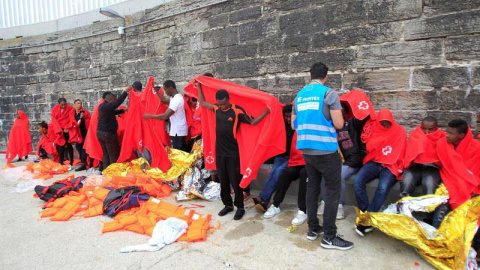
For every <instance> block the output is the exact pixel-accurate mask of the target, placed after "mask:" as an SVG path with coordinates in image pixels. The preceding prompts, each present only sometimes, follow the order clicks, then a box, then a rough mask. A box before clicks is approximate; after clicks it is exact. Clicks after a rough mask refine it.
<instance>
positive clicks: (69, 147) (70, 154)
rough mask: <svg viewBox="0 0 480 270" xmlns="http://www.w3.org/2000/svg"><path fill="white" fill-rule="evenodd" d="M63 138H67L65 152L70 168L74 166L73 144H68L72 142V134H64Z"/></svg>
mask: <svg viewBox="0 0 480 270" xmlns="http://www.w3.org/2000/svg"><path fill="white" fill-rule="evenodd" d="M63 137H65V150H66V155H67V158H68V160H69V161H70V166H73V147H72V144H71V143H69V142H68V141H69V140H70V134H69V133H68V132H64V133H63Z"/></svg>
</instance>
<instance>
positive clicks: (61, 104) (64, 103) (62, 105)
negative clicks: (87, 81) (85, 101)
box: [59, 101, 67, 109]
mask: <svg viewBox="0 0 480 270" xmlns="http://www.w3.org/2000/svg"><path fill="white" fill-rule="evenodd" d="M59 104H60V108H62V109H65V107H67V103H66V102H65V101H62V102H60V103H59Z"/></svg>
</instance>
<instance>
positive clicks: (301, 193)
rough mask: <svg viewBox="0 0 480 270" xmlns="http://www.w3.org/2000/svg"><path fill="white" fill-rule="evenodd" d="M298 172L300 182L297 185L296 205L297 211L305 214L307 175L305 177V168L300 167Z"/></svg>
mask: <svg viewBox="0 0 480 270" xmlns="http://www.w3.org/2000/svg"><path fill="white" fill-rule="evenodd" d="M302 167H303V168H301V170H300V176H299V180H300V182H299V183H298V198H297V204H298V209H300V210H301V211H303V212H304V213H307V181H308V175H307V169H306V168H305V166H302Z"/></svg>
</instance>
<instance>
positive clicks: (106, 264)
mask: <svg viewBox="0 0 480 270" xmlns="http://www.w3.org/2000/svg"><path fill="white" fill-rule="evenodd" d="M4 163H5V159H4V158H3V157H0V168H1V167H3V165H4ZM58 178H60V177H56V178H55V179H58ZM51 182H53V180H49V181H46V183H51ZM11 190H12V187H11V186H9V185H8V183H7V182H6V181H5V180H0V198H1V201H2V203H1V204H0V213H1V218H0V233H1V237H0V239H1V248H0V269H118V270H120V269H227V268H231V269H272V268H276V269H317V268H320V269H417V270H418V269H433V268H432V267H431V266H430V265H429V264H428V263H427V262H426V261H424V260H423V259H422V258H421V257H420V256H419V255H417V253H416V252H415V250H414V249H413V248H411V247H409V246H407V245H405V244H404V243H402V242H400V241H397V240H395V239H392V238H390V237H388V236H386V235H384V234H382V233H381V232H379V231H375V232H372V233H371V234H369V235H368V236H367V237H365V238H362V237H360V236H358V235H356V234H355V232H354V230H353V224H354V219H355V213H354V211H353V208H352V207H347V208H346V211H347V213H348V216H347V218H346V219H344V220H341V221H338V222H337V226H338V228H339V233H340V234H343V235H344V236H345V238H346V239H348V240H351V241H353V242H354V243H355V247H354V248H353V249H352V250H350V251H346V252H344V251H332V250H325V249H323V248H321V247H320V240H319V239H317V240H316V241H314V242H310V241H308V240H306V238H305V235H306V230H307V228H306V224H304V225H301V226H300V228H299V229H298V230H297V231H295V232H293V233H289V232H287V231H286V228H287V227H288V226H289V225H290V222H291V220H292V218H293V215H294V211H296V208H295V198H293V197H289V198H287V200H286V202H285V203H284V204H283V206H282V211H283V212H282V213H281V214H280V215H279V216H277V217H275V218H273V219H271V220H264V219H263V218H262V216H261V215H260V214H259V213H257V212H256V210H255V209H254V208H253V205H252V203H251V202H248V203H247V204H246V209H247V213H246V215H245V217H244V218H243V219H242V220H241V221H234V220H233V215H232V214H230V215H227V216H225V217H221V218H220V217H218V216H217V215H216V213H217V212H218V211H219V210H220V209H221V208H222V205H221V202H206V201H202V200H196V201H192V202H188V203H184V202H183V204H184V205H188V204H193V203H197V204H202V205H205V208H203V209H201V210H199V212H201V213H211V214H214V215H213V216H214V218H213V221H212V222H213V224H217V220H218V221H220V222H221V226H222V227H221V229H220V230H218V231H217V232H215V233H214V234H213V235H209V236H208V240H207V241H206V242H202V243H190V244H187V243H174V244H171V245H169V246H167V247H165V248H164V249H162V250H160V251H158V252H152V253H128V254H122V253H119V250H120V249H121V248H122V247H123V246H126V245H133V244H143V243H146V242H147V240H148V237H147V236H144V235H138V234H135V233H131V232H115V233H106V234H103V235H102V234H101V228H102V223H101V222H102V221H106V220H109V218H107V217H94V218H89V219H83V218H76V219H73V220H70V221H67V222H51V221H48V220H41V219H39V211H40V206H41V205H42V202H41V201H40V200H39V199H37V198H33V197H32V194H33V192H28V193H22V194H18V193H10V191H11ZM167 200H168V201H170V202H175V200H174V199H173V196H171V197H170V198H167ZM415 262H418V263H419V265H418V266H416V265H415Z"/></svg>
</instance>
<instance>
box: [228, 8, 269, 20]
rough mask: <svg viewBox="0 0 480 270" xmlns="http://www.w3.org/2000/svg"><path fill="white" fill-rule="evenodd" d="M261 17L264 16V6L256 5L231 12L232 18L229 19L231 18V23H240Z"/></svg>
mask: <svg viewBox="0 0 480 270" xmlns="http://www.w3.org/2000/svg"><path fill="white" fill-rule="evenodd" d="M260 17H262V7H261V6H256V7H249V8H245V9H241V10H238V11H235V12H233V13H231V14H230V16H229V18H230V19H229V20H230V23H238V22H241V21H246V20H252V19H258V18H260Z"/></svg>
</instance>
